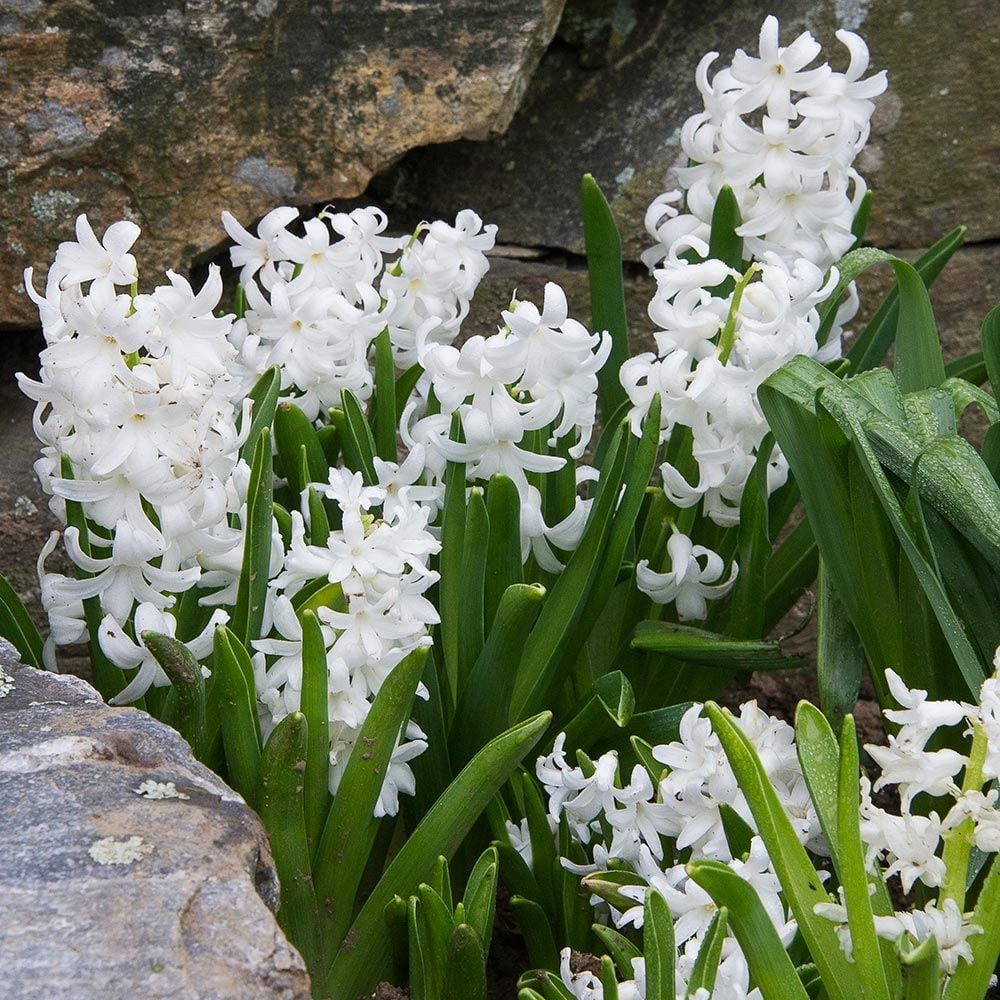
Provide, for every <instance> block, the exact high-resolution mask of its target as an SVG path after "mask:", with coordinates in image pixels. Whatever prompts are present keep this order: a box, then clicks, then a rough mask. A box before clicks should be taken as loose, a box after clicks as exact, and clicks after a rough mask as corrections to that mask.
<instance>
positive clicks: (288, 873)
mask: <svg viewBox="0 0 1000 1000" xmlns="http://www.w3.org/2000/svg"><path fill="white" fill-rule="evenodd" d="M307 728H308V726H307V723H306V718H305V716H304V715H302V713H301V712H292V713H291V714H289V715H286V716H285V717H284V718H283V719H282V720H281V721H280V722H279V723H278V724H277V725H276V726H275V727H274V729H273V730H272V732H271V735H270V737H269V738H268V741H267V744H266V745H265V746H264V752H263V754H262V756H261V762H260V799H259V809H260V818H261V819H262V820H263V822H264V827H265V828H266V829H267V835H268V838H269V840H270V842H271V852H272V853H273V854H274V862H275V866H276V867H277V869H278V881H279V882H280V883H281V906H280V908H279V909H278V922H279V923H280V924H281V926H282V929H283V930H284V931H285V933H287V934H288V936H289V938H290V939H291V940H292V942H293V943H294V944H295V946H296V947H297V948H298V949H299V951H301V952H302V955H303V957H304V958H305V959H306V962H307V964H308V965H309V967H310V968H313V967H314V963H315V961H316V959H317V957H318V952H317V949H318V946H319V913H318V911H317V909H316V897H315V895H314V894H313V884H312V874H311V870H310V866H309V846H308V844H307V843H306V826H305V814H304V810H303V802H302V768H303V767H304V766H305V763H306V741H307V733H306V730H307Z"/></svg>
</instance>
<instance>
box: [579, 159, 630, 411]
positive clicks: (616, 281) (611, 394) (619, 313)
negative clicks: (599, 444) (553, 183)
mask: <svg viewBox="0 0 1000 1000" xmlns="http://www.w3.org/2000/svg"><path fill="white" fill-rule="evenodd" d="M580 205H581V208H582V212H583V240H584V247H585V251H586V254H587V274H588V277H589V279H590V312H591V326H592V328H593V330H594V331H595V332H598V333H599V332H601V331H604V330H607V331H608V333H610V334H611V354H610V355H609V357H608V360H607V361H606V362H605V364H604V367H603V368H602V369H601V370H600V371H599V372H598V373H597V381H598V390H597V391H598V396H599V398H600V403H601V415H602V417H603V418H604V419H605V420H608V419H609V418H610V416H611V415H612V414H613V413H614V412H615V410H616V409H617V408H618V407H619V406H621V404H622V403H624V402H625V400H626V396H625V390H624V389H623V388H622V385H621V382H619V380H618V370H619V369H620V368H621V366H622V365H623V364H624V363H625V362H626V361H627V360H628V358H629V356H630V354H631V351H630V349H629V342H628V317H627V315H626V312H625V286H624V278H623V275H622V243H621V237H620V236H619V235H618V226H617V225H616V224H615V217H614V215H612V213H611V208H610V206H609V205H608V202H607V199H606V198H605V197H604V194H603V192H602V191H601V189H600V188H599V187H598V185H597V181H595V180H594V178H593V177H592V176H591V175H590V174H584V176H583V181H582V183H581V184H580Z"/></svg>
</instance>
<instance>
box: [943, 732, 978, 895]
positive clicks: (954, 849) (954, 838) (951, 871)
mask: <svg viewBox="0 0 1000 1000" xmlns="http://www.w3.org/2000/svg"><path fill="white" fill-rule="evenodd" d="M987 750H988V745H987V739H986V731H985V730H984V729H983V727H982V726H981V725H979V723H976V724H975V725H974V726H973V730H972V749H971V750H970V752H969V763H968V764H966V766H965V775H964V777H963V779H962V794H963V795H966V794H968V793H969V792H978V791H981V790H982V787H983V765H984V764H985V762H986V752H987ZM974 834H975V823H974V822H973V821H972V819H971V818H970V819H966V820H963V821H962V822H961V823H959V825H958V826H956V827H954V828H953V829H951V830H949V831H948V832H947V833H946V834H945V835H944V853H943V855H942V860H943V861H944V868H945V876H944V884H943V885H942V886H941V892H940V896H939V905H943V904H944V901H945V900H946V899H953V900H955V902H956V903H957V904H958V909H959V911H964V910H965V889H966V878H967V875H968V867H969V852H970V851H971V850H972V842H973V837H974Z"/></svg>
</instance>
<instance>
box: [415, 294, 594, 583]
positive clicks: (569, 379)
mask: <svg viewBox="0 0 1000 1000" xmlns="http://www.w3.org/2000/svg"><path fill="white" fill-rule="evenodd" d="M502 316H503V320H504V324H505V325H504V326H503V327H502V328H501V329H500V330H498V331H497V333H495V334H493V335H492V336H489V337H482V336H474V337H469V338H468V339H467V340H466V341H465V342H464V343H463V344H462V345H461V347H460V348H457V347H453V346H451V345H450V344H444V343H441V342H439V341H437V340H435V339H433V337H432V336H430V335H424V333H420V334H418V336H417V340H416V352H417V357H418V360H419V362H420V364H421V365H422V367H423V368H424V371H425V372H426V376H425V380H424V382H423V383H422V386H418V388H421V387H422V388H423V389H424V390H426V393H425V395H424V396H422V397H421V396H418V397H417V398H415V399H413V400H412V401H411V402H410V404H409V405H408V407H407V409H406V411H405V412H404V413H403V417H402V424H401V434H402V436H403V439H404V441H405V442H406V444H407V445H408V446H409V447H410V448H411V449H416V448H417V447H421V448H422V449H423V450H424V453H425V454H426V462H427V471H428V473H429V475H430V476H431V477H432V478H434V479H437V480H440V479H441V478H442V477H443V476H444V471H445V466H446V464H447V462H449V461H451V462H461V463H463V464H464V465H465V466H466V475H467V478H468V479H469V480H470V481H472V482H475V481H477V480H488V479H489V478H490V477H491V476H493V475H496V474H497V473H500V474H502V475H504V476H507V477H509V478H510V479H511V480H512V481H513V482H514V484H515V485H516V486H517V490H518V494H519V496H520V499H521V544H522V557H523V558H524V559H527V558H528V556H529V554H534V556H535V558H536V559H537V561H538V564H539V566H541V567H542V569H545V570H548V571H550V572H558V571H559V570H560V569H561V568H562V563H561V562H560V561H559V559H558V556H557V555H556V554H555V552H554V551H553V547H555V548H556V549H561V550H564V551H568V550H572V549H573V548H575V547H576V545H577V543H578V542H579V539H580V536H581V534H582V532H583V528H584V526H585V524H586V520H587V514H588V512H589V509H590V504H591V501H590V500H587V499H584V498H582V497H580V496H576V498H575V501H574V504H573V507H572V509H571V510H567V511H565V512H563V517H562V518H561V519H560V520H559V521H558V522H557V523H555V524H553V525H549V524H547V523H546V521H545V518H544V515H543V510H542V494H541V492H540V491H539V489H538V487H537V485H535V484H534V483H532V482H531V481H530V480H529V475H530V474H532V473H536V474H545V473H553V472H557V471H558V470H560V469H562V468H563V467H564V466H565V465H566V463H567V462H568V461H570V460H576V459H579V458H580V457H581V456H582V455H583V453H584V451H585V449H586V448H587V445H588V444H589V443H590V438H591V433H592V431H593V428H594V423H595V421H596V414H597V384H598V383H597V372H598V371H599V370H600V368H601V366H602V365H603V364H604V362H605V361H606V360H607V358H608V354H609V353H610V351H611V338H610V336H609V335H608V334H606V333H605V334H596V333H595V334H591V333H589V332H588V331H587V329H586V328H585V327H584V326H583V325H582V324H581V323H579V322H577V321H576V320H574V319H572V318H570V317H569V312H568V307H567V304H566V296H565V294H564V292H563V290H562V289H561V288H560V287H559V286H558V285H555V284H551V283H550V284H547V285H546V286H545V297H544V302H543V306H542V310H541V311H540V312H539V310H538V308H537V307H536V306H535V305H534V304H533V303H531V302H526V301H524V302H521V301H516V300H515V301H514V302H512V303H511V306H510V308H509V309H507V310H505V311H504V312H503V313H502ZM431 390H433V397H434V400H435V401H436V404H437V405H436V408H435V409H434V411H433V412H431V407H430V406H429V402H430V391H431ZM455 416H457V417H458V419H459V422H460V425H461V431H462V435H461V440H454V439H453V438H452V436H451V426H452V420H453V418H454V417H455ZM596 475H597V473H596V471H595V470H594V469H591V468H590V467H588V466H586V465H583V464H578V465H577V466H576V469H575V483H576V485H579V484H580V483H582V482H584V481H586V480H588V479H592V478H595V477H596Z"/></svg>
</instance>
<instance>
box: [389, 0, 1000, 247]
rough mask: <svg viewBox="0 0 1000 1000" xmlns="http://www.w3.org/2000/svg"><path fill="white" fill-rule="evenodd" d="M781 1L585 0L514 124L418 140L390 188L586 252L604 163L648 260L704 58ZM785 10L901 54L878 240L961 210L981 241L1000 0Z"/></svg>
mask: <svg viewBox="0 0 1000 1000" xmlns="http://www.w3.org/2000/svg"><path fill="white" fill-rule="evenodd" d="M771 9H772V7H771V6H769V5H768V4H765V3H762V2H760V0H736V2H734V3H727V4H701V5H697V4H689V3H680V2H670V3H661V4H649V3H643V2H642V0H620V2H616V3H612V2H610V0H570V3H569V5H568V6H567V10H566V13H565V15H564V18H563V23H562V26H561V28H560V37H559V39H558V40H557V41H556V43H554V44H553V45H552V47H551V48H550V49H549V51H548V52H547V53H546V55H545V58H544V59H543V60H542V62H541V64H540V66H539V68H538V71H537V73H536V74H535V76H534V78H533V79H532V82H531V84H530V86H529V88H528V92H527V94H526V95H525V99H524V102H523V104H522V106H521V108H520V110H519V111H518V113H517V114H516V115H515V117H514V120H513V122H512V123H511V127H510V129H509V130H508V131H507V132H506V133H505V134H504V135H501V136H499V137H497V138H495V139H492V140H490V141H489V142H486V143H470V142H458V143H454V144H451V145H445V146H439V147H436V148H432V149H421V150H416V151H414V152H412V153H410V154H408V155H407V156H406V157H404V158H403V160H402V161H401V162H400V163H399V164H398V165H397V166H396V167H395V168H393V169H392V170H391V171H390V172H389V173H388V174H387V175H386V176H385V177H383V178H379V179H378V180H377V181H376V188H377V190H378V191H379V192H380V193H382V194H383V196H384V197H385V198H386V199H387V200H388V201H389V202H390V208H392V207H396V206H398V207H401V208H407V209H410V210H411V211H412V212H413V213H414V214H415V215H419V216H421V217H424V216H428V215H429V216H435V215H438V214H445V215H447V214H448V213H453V212H454V211H455V210H456V209H457V208H460V207H464V206H466V205H472V206H475V207H476V210H477V211H478V212H479V213H480V214H481V215H483V217H484V218H485V219H487V220H488V221H491V222H496V223H498V224H499V225H500V238H501V239H502V240H504V241H506V242H509V243H516V244H521V245H525V246H544V247H558V248H563V249H568V250H572V251H574V252H581V251H582V249H583V243H582V232H581V228H580V223H579V211H578V205H577V191H578V185H579V180H580V177H581V176H582V175H583V174H584V173H585V172H590V173H593V174H594V176H595V177H596V178H597V180H598V182H599V183H600V184H601V185H602V187H603V188H604V190H605V192H606V193H607V194H608V197H609V198H610V200H611V202H612V207H613V208H614V210H615V213H616V215H617V217H618V219H619V223H620V227H621V230H622V235H623V240H624V243H625V250H626V253H627V255H628V256H630V257H631V258H632V259H637V258H638V254H639V252H640V251H641V250H642V248H643V247H644V246H645V245H646V244H647V242H648V240H647V238H646V236H645V234H644V229H643V215H644V212H645V208H646V206H647V205H648V204H649V202H650V201H651V200H652V198H653V197H654V196H655V195H657V194H658V193H660V192H661V191H663V190H665V189H666V188H667V187H672V186H674V182H673V181H672V180H671V175H672V172H673V169H674V168H675V167H676V166H677V165H678V164H681V163H683V159H679V157H680V156H681V154H680V149H679V135H680V127H681V125H682V123H683V122H684V120H685V118H686V117H687V116H688V115H689V114H690V113H691V112H692V111H694V110H695V109H696V108H700V107H701V103H700V100H699V98H698V94H697V91H696V89H695V86H694V70H695V67H696V65H697V63H698V60H699V59H700V58H701V56H702V54H703V53H705V52H707V51H710V50H717V51H719V52H721V53H722V55H723V59H722V62H725V61H728V59H729V57H730V56H731V54H732V52H733V51H734V49H735V48H737V47H743V48H746V49H748V50H753V49H754V48H755V46H756V38H757V33H758V31H759V27H760V24H761V22H762V21H763V19H764V17H765V15H766V14H767V13H768V12H769V11H770V10H771ZM781 20H782V37H783V39H785V40H790V39H791V38H792V37H793V36H794V35H795V34H797V33H798V32H799V31H801V30H803V29H806V28H808V29H810V30H811V31H813V33H814V34H815V35H816V36H817V38H818V39H820V40H821V41H823V42H824V43H827V42H830V43H832V49H831V52H832V53H833V59H834V63H835V65H838V66H842V65H843V64H844V62H845V60H844V55H843V50H842V49H841V47H840V46H839V45H837V44H836V43H835V42H834V41H833V36H834V31H835V29H836V28H837V27H838V26H843V27H847V28H850V29H852V30H855V31H858V32H860V33H861V34H862V35H863V36H864V38H865V39H866V40H867V41H868V44H869V46H870V48H871V53H872V67H873V68H874V69H878V68H883V67H884V68H887V69H888V72H889V82H890V90H889V93H888V94H887V95H886V96H885V97H884V98H883V99H881V101H880V106H879V111H878V112H877V115H876V118H875V120H874V122H873V131H872V139H871V143H870V145H869V147H868V149H867V150H866V152H865V154H864V159H863V161H862V163H861V167H862V170H863V172H864V173H865V175H866V176H867V177H868V178H869V180H870V181H871V184H872V187H873V188H874V191H875V207H874V211H873V217H872V222H871V226H870V230H869V236H870V238H871V240H872V241H873V242H875V243H876V244H879V245H886V246H895V247H926V246H929V245H930V243H932V242H933V241H934V240H935V239H936V238H937V237H938V236H940V235H941V234H942V233H943V232H945V231H947V230H948V229H951V228H952V227H953V226H955V225H957V224H958V223H960V222H965V223H967V224H968V225H969V227H970V229H969V239H970V241H982V240H989V239H994V238H996V237H998V236H1000V60H998V59H997V58H996V50H997V45H998V43H1000V5H998V4H982V3H976V2H972V0H965V2H960V3H955V4H951V5H949V7H948V16H947V17H943V16H942V13H941V5H940V4H939V3H936V2H935V0H878V2H867V0H835V2H834V0H792V2H789V3H785V4H782V5H781ZM945 54H946V55H945Z"/></svg>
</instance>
